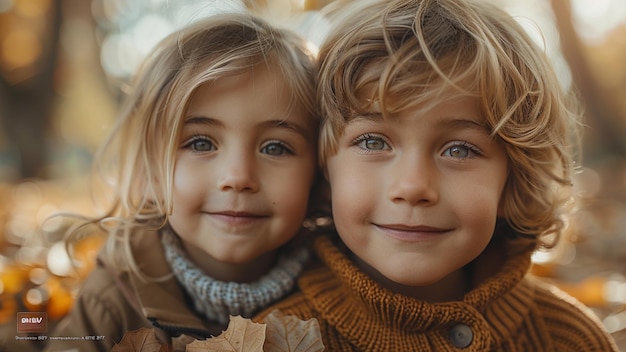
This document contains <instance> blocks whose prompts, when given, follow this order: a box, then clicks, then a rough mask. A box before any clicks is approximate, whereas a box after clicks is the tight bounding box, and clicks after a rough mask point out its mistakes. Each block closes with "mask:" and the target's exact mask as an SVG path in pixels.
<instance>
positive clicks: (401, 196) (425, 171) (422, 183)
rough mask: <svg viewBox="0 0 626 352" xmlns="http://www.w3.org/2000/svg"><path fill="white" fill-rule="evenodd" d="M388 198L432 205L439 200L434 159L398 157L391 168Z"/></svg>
mask: <svg viewBox="0 0 626 352" xmlns="http://www.w3.org/2000/svg"><path fill="white" fill-rule="evenodd" d="M390 173H391V178H392V180H391V183H390V187H389V190H388V191H389V198H390V199H391V200H392V201H393V202H396V203H398V202H406V203H409V204H410V205H425V206H428V205H433V204H436V203H437V202H438V201H439V191H438V184H439V176H438V175H437V169H436V165H435V163H434V161H430V160H428V158H427V157H419V156H407V157H404V158H400V159H399V160H397V161H396V163H395V164H394V166H393V168H392V170H391V172H390Z"/></svg>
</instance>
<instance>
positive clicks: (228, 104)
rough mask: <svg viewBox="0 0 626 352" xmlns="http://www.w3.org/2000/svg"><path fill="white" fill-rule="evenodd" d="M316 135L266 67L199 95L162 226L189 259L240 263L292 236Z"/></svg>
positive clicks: (312, 168)
mask: <svg viewBox="0 0 626 352" xmlns="http://www.w3.org/2000/svg"><path fill="white" fill-rule="evenodd" d="M315 132H316V130H315V124H314V122H313V121H312V119H311V118H310V116H309V115H308V114H307V113H306V111H305V110H304V108H303V107H302V106H300V105H299V104H297V103H294V101H293V99H292V95H291V92H290V90H289V87H288V85H287V83H286V82H285V80H284V79H283V78H282V76H281V75H280V73H279V72H278V71H273V70H270V69H268V68H267V67H265V66H264V65H259V66H257V67H255V68H254V69H253V70H250V71H249V72H247V73H244V74H241V75H238V76H233V77H223V78H219V79H217V80H216V81H214V82H212V83H207V84H205V85H203V86H201V87H200V88H199V89H198V91H197V92H196V94H195V95H194V97H193V98H192V100H191V102H190V106H189V109H188V111H187V113H186V119H185V121H184V126H183V127H182V134H181V136H180V144H179V149H178V152H177V155H176V165H175V168H174V194H173V201H174V206H173V212H172V214H171V216H170V217H169V222H170V225H171V227H172V228H173V229H174V231H175V232H176V233H177V234H178V235H179V236H180V237H181V238H182V240H183V242H184V245H185V247H186V249H187V250H188V251H189V252H190V254H191V257H192V259H194V260H195V261H196V262H214V263H231V264H245V263H249V262H251V261H253V260H255V259H257V258H259V257H261V256H263V255H264V254H268V253H270V252H272V251H274V250H275V249H277V248H278V247H280V246H281V245H283V244H285V243H286V242H287V241H289V240H290V239H292V238H293V237H294V235H296V233H297V232H298V231H299V229H300V227H301V224H302V221H303V219H304V217H305V214H306V210H307V202H308V197H309V192H310V190H311V186H312V184H313V180H314V177H315V174H316V147H315V146H316V134H315ZM198 264H202V263H198Z"/></svg>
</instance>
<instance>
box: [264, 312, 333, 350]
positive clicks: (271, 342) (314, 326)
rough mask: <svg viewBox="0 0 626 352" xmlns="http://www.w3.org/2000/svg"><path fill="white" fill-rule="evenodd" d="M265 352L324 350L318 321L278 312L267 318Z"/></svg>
mask: <svg viewBox="0 0 626 352" xmlns="http://www.w3.org/2000/svg"><path fill="white" fill-rule="evenodd" d="M265 323H266V324H267V335H266V340H265V345H264V346H263V348H264V351H265V352H318V351H323V350H324V344H323V343H322V335H321V333H320V327H319V324H318V322H317V319H315V318H313V319H309V320H306V321H304V320H300V319H298V318H296V317H295V316H293V315H283V314H282V313H280V312H279V311H278V310H275V311H273V312H272V313H271V314H270V315H268V316H267V317H266V318H265Z"/></svg>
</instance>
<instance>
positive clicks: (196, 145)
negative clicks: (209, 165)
mask: <svg viewBox="0 0 626 352" xmlns="http://www.w3.org/2000/svg"><path fill="white" fill-rule="evenodd" d="M185 147H186V148H189V149H191V150H193V151H196V152H210V151H213V150H216V149H217V148H216V147H215V144H213V142H211V140H209V139H206V138H202V137H196V138H194V139H192V140H191V141H189V143H187V145H186V146H185Z"/></svg>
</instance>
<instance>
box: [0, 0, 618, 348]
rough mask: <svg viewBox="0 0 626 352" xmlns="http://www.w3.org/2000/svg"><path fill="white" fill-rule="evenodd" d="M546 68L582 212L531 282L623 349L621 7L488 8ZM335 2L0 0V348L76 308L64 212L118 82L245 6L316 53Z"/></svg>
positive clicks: (109, 118) (83, 199)
mask: <svg viewBox="0 0 626 352" xmlns="http://www.w3.org/2000/svg"><path fill="white" fill-rule="evenodd" d="M491 1H494V2H497V3H499V4H501V5H502V6H504V7H505V8H506V9H507V10H508V11H510V12H511V13H512V14H513V15H515V16H516V18H518V19H519V21H520V23H521V24H522V25H523V26H524V28H526V29H527V30H528V31H529V33H530V34H531V36H532V37H533V38H534V39H536V41H537V43H539V44H540V45H541V46H542V47H543V48H545V50H546V52H547V53H548V55H549V56H550V58H551V59H552V60H553V63H554V65H555V67H556V68H557V71H558V74H559V77H560V78H561V82H562V83H563V85H564V86H566V87H575V88H576V89H577V90H578V91H579V92H580V96H581V99H582V101H583V104H584V106H585V110H586V113H585V120H584V122H585V124H586V126H587V127H586V129H585V138H584V153H583V154H584V155H583V158H582V161H583V163H582V172H581V173H580V174H579V175H577V177H576V183H575V189H576V191H577V194H578V196H579V197H580V206H579V207H580V209H579V213H578V215H577V216H576V218H575V221H574V222H573V223H572V224H571V226H570V227H569V228H568V230H567V233H566V236H565V238H564V240H563V241H562V242H561V244H560V245H559V246H558V247H557V248H555V249H554V250H552V251H549V252H541V253H537V255H536V256H535V258H534V259H535V266H534V269H533V271H534V273H535V274H536V275H538V276H540V277H542V278H543V279H545V280H547V281H550V282H553V283H555V284H557V285H559V286H560V287H561V288H563V289H565V290H566V291H568V292H570V293H571V294H572V295H574V296H576V297H577V298H578V299H580V300H581V301H583V302H584V303H585V304H587V305H588V306H589V307H591V308H592V309H593V311H594V312H595V313H596V314H597V315H598V317H599V318H600V320H601V321H602V322H603V324H604V325H605V326H606V328H607V329H608V330H609V331H610V332H611V333H612V334H613V335H614V336H615V338H616V340H617V341H618V343H619V344H620V346H621V348H622V349H624V350H625V351H626V2H625V1H624V0H593V1H592V0H528V1H516V0H491ZM331 2H332V0H317V1H316V0H241V1H239V0H0V332H1V333H0V336H2V335H6V336H8V338H14V335H15V334H16V332H15V322H14V319H15V316H16V312H20V311H46V312H48V317H49V319H50V324H51V325H54V323H55V322H56V321H57V320H58V319H60V318H61V317H62V316H63V315H64V314H65V313H66V312H67V311H68V309H69V308H70V307H71V305H72V302H73V297H74V295H75V294H76V291H77V289H78V287H79V286H80V282H81V280H82V278H83V277H84V275H85V274H86V273H88V272H89V270H90V269H91V266H92V265H93V258H94V256H95V254H96V253H97V251H98V249H99V246H100V245H101V238H99V237H97V236H95V237H91V238H87V239H85V240H84V241H83V242H82V243H81V244H80V245H79V246H78V247H77V248H76V252H75V253H74V256H75V259H76V260H77V261H78V264H79V266H74V265H72V263H71V261H70V257H69V256H68V254H67V252H66V249H65V247H64V245H63V243H62V236H63V231H64V229H65V228H66V226H67V224H65V223H64V222H63V221H47V222H45V223H44V220H45V219H46V218H48V217H49V216H50V215H52V214H54V213H55V212H59V211H80V212H83V213H85V214H90V213H91V212H92V211H94V209H93V208H92V204H91V200H90V197H89V188H88V182H87V180H88V173H89V170H90V166H91V160H92V157H93V154H94V152H95V150H96V148H97V146H98V145H99V144H100V143H101V142H102V140H103V137H104V135H105V134H106V132H107V131H108V129H109V128H110V126H111V124H112V122H113V121H114V119H115V116H116V112H117V109H118V103H119V101H120V98H121V97H122V96H123V92H124V84H125V83H126V82H127V80H128V78H129V76H130V75H132V73H133V72H134V70H135V68H136V67H137V65H138V63H139V62H140V61H141V59H142V58H143V56H144V55H145V54H146V53H147V52H148V51H149V50H150V49H151V48H152V47H153V46H154V45H155V44H156V42H157V41H158V40H160V39H161V38H163V37H164V36H165V35H166V34H168V33H170V32H171V31H172V30H175V29H177V28H179V27H180V26H183V25H186V24H188V23H190V22H193V21H195V20H197V19H198V18H201V17H204V16H209V15H211V14H214V13H218V12H222V11H230V10H237V9H242V8H249V9H252V10H253V11H255V12H258V13H260V14H262V15H263V16H265V17H267V18H269V19H270V20H272V21H274V22H275V23H276V24H278V25H284V26H288V27H291V28H293V29H295V30H296V31H298V32H300V33H301V34H302V35H305V36H306V37H307V38H309V40H310V41H311V42H312V43H313V44H319V43H320V42H321V40H322V38H323V35H324V32H325V30H327V26H326V22H325V20H324V19H323V18H322V17H321V15H320V13H319V11H318V10H320V9H321V8H323V7H324V6H326V5H328V4H329V3H331Z"/></svg>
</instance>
